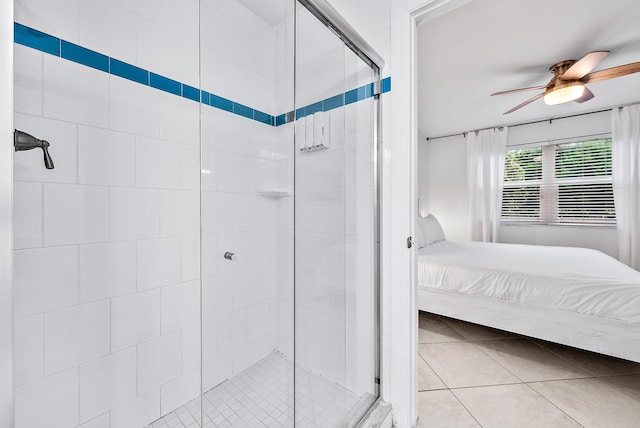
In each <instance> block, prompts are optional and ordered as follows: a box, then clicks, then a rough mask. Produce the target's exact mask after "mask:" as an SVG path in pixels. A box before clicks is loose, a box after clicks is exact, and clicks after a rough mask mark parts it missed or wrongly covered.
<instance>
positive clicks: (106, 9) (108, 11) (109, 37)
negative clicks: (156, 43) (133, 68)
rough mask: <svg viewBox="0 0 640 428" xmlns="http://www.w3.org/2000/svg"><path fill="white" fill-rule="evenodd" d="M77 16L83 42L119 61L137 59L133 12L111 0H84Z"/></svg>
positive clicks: (135, 18) (133, 60)
mask: <svg viewBox="0 0 640 428" xmlns="http://www.w3.org/2000/svg"><path fill="white" fill-rule="evenodd" d="M78 15H79V31H78V32H79V37H78V39H79V43H80V45H82V46H85V47H88V48H90V49H93V50H95V51H98V52H100V53H103V54H105V55H108V56H112V57H115V58H117V59H119V60H120V61H126V62H129V63H135V62H136V57H137V51H136V44H135V43H131V41H132V40H135V39H136V35H137V30H138V29H137V17H136V15H135V14H134V13H133V12H131V11H129V10H127V9H125V8H124V7H122V6H119V5H117V4H114V3H113V2H111V1H108V0H107V1H105V0H82V1H80V2H79V9H78ZM114 28H117V29H118V30H117V31H113V30H114Z"/></svg>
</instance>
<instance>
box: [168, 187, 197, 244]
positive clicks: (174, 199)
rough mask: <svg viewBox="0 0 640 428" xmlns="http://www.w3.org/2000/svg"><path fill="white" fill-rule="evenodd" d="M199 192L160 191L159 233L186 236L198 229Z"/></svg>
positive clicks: (195, 233)
mask: <svg viewBox="0 0 640 428" xmlns="http://www.w3.org/2000/svg"><path fill="white" fill-rule="evenodd" d="M199 226H200V192H198V191H195V190H192V191H186V190H161V191H160V235H161V236H188V235H197V234H198V233H199V231H200V227H199Z"/></svg>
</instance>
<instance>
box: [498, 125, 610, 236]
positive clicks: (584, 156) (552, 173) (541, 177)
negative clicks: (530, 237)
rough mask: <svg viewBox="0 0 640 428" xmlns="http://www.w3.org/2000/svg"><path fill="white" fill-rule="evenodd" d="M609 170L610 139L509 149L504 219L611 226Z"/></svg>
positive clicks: (503, 199)
mask: <svg viewBox="0 0 640 428" xmlns="http://www.w3.org/2000/svg"><path fill="white" fill-rule="evenodd" d="M611 169H612V161H611V139H610V138H601V139H594V140H589V141H579V142H571V143H561V144H551V145H545V146H544V147H533V148H522V149H512V150H508V151H507V152H506V153H505V175H504V189H503V193H502V219H503V220H505V221H512V222H538V223H545V224H546V223H555V224H615V207H614V200H613V185H612V181H611Z"/></svg>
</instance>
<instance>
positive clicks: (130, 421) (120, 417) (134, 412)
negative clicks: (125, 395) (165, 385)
mask: <svg viewBox="0 0 640 428" xmlns="http://www.w3.org/2000/svg"><path fill="white" fill-rule="evenodd" d="M160 416H161V415H160V388H156V389H154V390H153V391H151V392H149V393H147V394H140V395H139V396H138V398H136V399H135V400H132V401H129V402H128V403H126V404H123V405H122V406H119V407H116V408H115V409H113V410H112V411H111V428H140V427H141V426H145V425H146V424H148V423H149V422H152V421H155V420H156V419H158V418H159V417H160Z"/></svg>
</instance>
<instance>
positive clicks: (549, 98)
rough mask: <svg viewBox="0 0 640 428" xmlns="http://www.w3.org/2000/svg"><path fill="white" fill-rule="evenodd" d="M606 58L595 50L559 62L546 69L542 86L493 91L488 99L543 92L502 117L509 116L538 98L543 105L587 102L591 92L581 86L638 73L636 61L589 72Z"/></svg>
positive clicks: (602, 52) (604, 54)
mask: <svg viewBox="0 0 640 428" xmlns="http://www.w3.org/2000/svg"><path fill="white" fill-rule="evenodd" d="M607 55H609V51H596V52H589V53H588V54H586V55H585V56H583V57H582V58H581V59H580V60H579V61H575V60H567V61H561V62H559V63H557V64H554V65H552V66H551V67H550V68H549V70H550V71H551V72H553V77H552V78H551V80H550V81H549V83H547V84H546V85H541V86H531V87H529V88H520V89H512V90H510V91H502V92H495V93H493V94H491V96H493V95H503V94H512V93H514V92H521V91H530V90H535V89H544V92H542V93H540V94H538V95H536V96H535V97H533V98H529V99H528V100H526V101H525V102H523V103H522V104H519V105H517V106H515V107H514V108H512V109H511V110H509V111H506V112H504V114H509V113H512V112H514V111H516V110H518V109H520V108H522V107H524V106H526V105H527V104H531V103H532V102H534V101H536V100H539V99H540V98H544V102H545V103H546V104H547V105H555V104H563V103H568V102H569V101H575V102H577V103H583V102H585V101H589V100H590V99H591V98H593V97H594V95H593V92H591V91H590V90H589V89H588V88H587V87H586V86H585V85H586V84H587V83H592V82H599V81H601V80H607V79H613V78H615V77H620V76H625V75H627V74H632V73H638V72H640V62H632V63H630V64H625V65H619V66H617V67H612V68H607V69H605V70H600V71H595V72H593V73H589V72H590V71H591V70H593V69H594V68H596V66H597V65H598V64H600V62H601V61H602V60H603V59H604V58H605V57H606V56H607Z"/></svg>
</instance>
